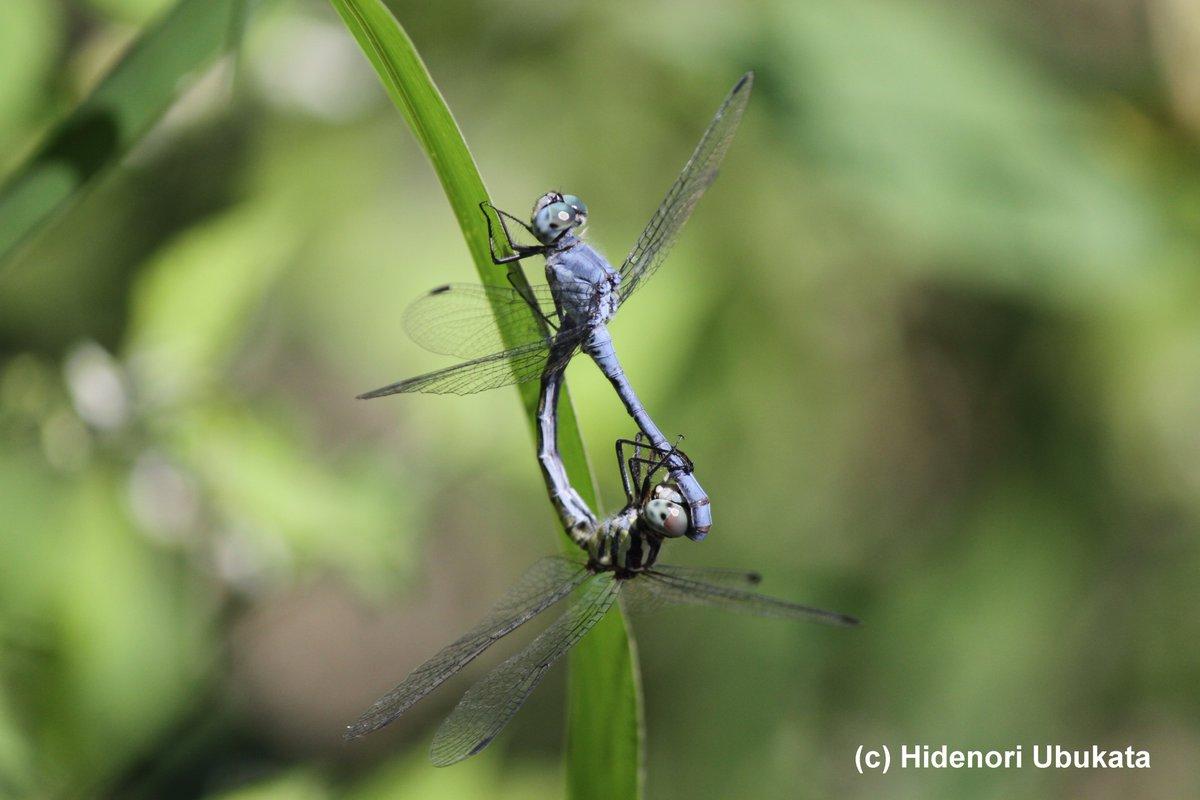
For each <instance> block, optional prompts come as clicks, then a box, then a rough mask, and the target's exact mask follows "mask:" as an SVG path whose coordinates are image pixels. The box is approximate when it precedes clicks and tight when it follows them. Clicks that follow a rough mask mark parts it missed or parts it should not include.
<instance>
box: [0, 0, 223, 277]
mask: <svg viewBox="0 0 1200 800" xmlns="http://www.w3.org/2000/svg"><path fill="white" fill-rule="evenodd" d="M243 4H244V0H181V1H180V2H179V3H178V4H177V5H176V6H175V7H174V8H173V9H172V10H171V11H170V12H169V13H167V14H166V16H164V17H163V18H162V19H160V20H159V21H158V22H157V23H155V24H154V25H152V26H151V27H150V28H149V29H147V30H146V32H145V33H144V34H142V36H141V37H140V38H139V39H138V40H137V42H135V43H134V45H133V47H132V48H131V49H130V50H129V52H128V53H127V54H126V55H125V57H124V58H123V59H121V61H120V63H118V64H117V66H116V67H114V68H113V70H112V71H111V72H110V73H109V74H108V75H107V76H106V77H105V78H104V80H103V81H101V82H100V85H99V86H97V87H96V89H95V90H94V91H93V92H92V93H91V94H90V95H89V96H88V97H87V98H86V99H84V101H83V102H81V103H80V104H79V105H78V106H77V107H76V108H75V109H74V110H73V111H72V112H71V113H70V114H69V115H68V116H67V117H66V119H64V120H63V121H62V122H61V123H59V125H58V126H57V127H56V128H55V129H54V130H53V132H52V133H51V134H50V136H49V137H48V138H47V139H46V141H45V142H43V143H42V145H41V146H40V147H39V148H38V149H37V151H35V152H34V153H33V155H32V156H31V157H30V158H29V160H28V161H26V162H25V163H24V164H23V165H22V166H21V167H19V168H18V169H17V170H16V171H15V172H14V173H13V175H12V176H11V177H10V178H9V179H8V180H7V181H6V182H5V184H4V185H3V187H0V267H3V265H4V264H5V263H6V262H7V261H8V258H9V256H10V255H12V254H13V253H14V252H15V251H16V249H17V248H18V247H19V245H20V244H21V243H22V242H24V241H26V240H27V239H28V238H29V237H30V236H31V235H32V234H33V233H34V232H36V231H37V230H38V229H39V228H40V227H41V226H42V225H44V224H45V223H46V222H47V221H49V220H50V219H52V218H53V217H54V215H55V213H56V212H58V211H60V210H61V209H63V208H64V207H65V206H67V205H68V204H69V203H70V201H71V200H72V199H74V198H75V197H77V196H78V194H79V192H80V190H81V189H83V188H84V187H85V186H86V185H87V184H88V183H89V182H90V181H91V180H92V179H93V178H95V177H96V176H97V175H99V174H100V173H102V172H103V171H104V170H105V169H107V168H108V167H111V166H112V165H113V164H115V163H116V162H117V161H118V160H119V159H120V158H121V156H123V155H124V154H125V153H126V152H128V150H129V148H130V147H131V146H132V145H133V144H134V143H135V142H136V141H137V140H138V139H140V138H141V137H142V136H143V135H144V134H145V133H146V132H147V131H148V130H149V129H150V127H151V126H152V125H153V124H154V123H155V122H156V121H157V120H158V119H159V117H161V116H162V114H163V112H165V111H166V110H167V108H168V107H169V106H170V105H171V102H172V101H173V100H174V99H175V98H176V97H177V96H178V95H179V94H180V92H181V91H182V89H183V87H184V86H185V85H186V84H187V82H188V79H189V78H194V77H196V76H197V75H198V74H199V72H200V70H201V69H203V68H204V67H206V66H207V65H209V64H210V63H212V62H213V60H214V59H215V58H216V57H217V56H218V55H220V53H222V52H223V51H224V50H225V49H226V47H227V46H229V44H230V43H231V39H232V38H233V37H235V36H236V34H237V33H238V31H239V29H240V24H241V15H242V13H243V12H244V8H243Z"/></svg>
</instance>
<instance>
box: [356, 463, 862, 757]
mask: <svg viewBox="0 0 1200 800" xmlns="http://www.w3.org/2000/svg"><path fill="white" fill-rule="evenodd" d="M628 445H632V446H633V447H634V453H633V455H632V456H631V457H630V458H629V459H628V460H626V459H625V457H624V449H623V448H624V447H625V446H628ZM642 446H643V442H642V441H640V440H639V441H628V440H622V441H620V442H618V443H617V460H618V463H619V464H620V465H621V478H622V482H623V484H624V486H625V492H626V497H627V500H628V503H627V504H626V506H625V508H624V509H622V510H621V511H620V512H618V513H617V514H614V515H612V516H611V517H609V518H608V519H606V520H604V521H603V522H602V523H601V524H600V525H598V526H597V527H596V528H595V530H594V536H593V537H592V539H591V540H589V541H588V542H586V543H585V550H586V551H587V553H588V559H587V561H586V562H585V563H579V562H576V561H573V560H571V559H568V558H544V559H542V560H540V561H538V562H536V563H535V564H534V565H533V566H532V567H530V568H529V569H528V570H527V571H526V572H525V574H524V575H523V576H522V577H521V579H520V580H519V581H518V582H517V584H516V585H515V586H513V587H512V588H511V589H509V590H508V592H507V593H506V594H505V595H504V597H503V598H502V599H501V600H500V602H498V603H497V604H496V605H495V606H493V607H492V610H491V611H490V612H489V613H488V615H487V616H486V617H485V618H484V619H483V621H481V622H480V623H479V624H478V625H476V626H475V627H474V628H472V629H471V630H470V631H468V632H467V633H465V634H464V635H463V636H461V637H459V638H458V640H456V641H455V642H453V643H452V644H449V645H447V646H446V647H444V648H442V650H441V651H440V652H438V653H437V655H435V656H433V658H430V659H429V660H428V661H426V662H425V663H424V664H422V665H421V666H419V667H417V668H416V669H415V670H413V671H412V672H411V673H410V674H409V676H408V677H407V678H405V679H404V681H403V682H402V683H401V684H400V685H399V686H397V687H396V688H395V689H393V690H392V691H390V692H388V693H387V694H386V695H384V696H383V697H381V698H380V699H379V700H378V701H376V702H375V704H374V705H373V706H371V708H369V709H368V710H367V712H366V713H365V714H363V715H362V716H361V717H360V718H359V719H358V720H357V721H356V722H355V723H354V724H352V725H350V726H349V727H348V729H347V732H346V737H347V738H355V737H358V736H363V735H365V734H368V733H371V732H372V731H376V730H378V729H380V728H382V727H383V726H385V725H387V724H388V723H390V722H392V721H393V720H394V719H396V718H397V717H399V716H400V715H401V714H403V713H404V712H406V711H408V709H410V708H412V706H413V705H414V704H415V703H416V702H417V701H418V700H420V699H421V698H423V697H424V696H425V695H427V694H429V693H430V692H432V691H433V690H434V689H436V688H437V687H438V686H440V685H441V684H442V683H443V682H445V681H446V680H447V679H448V678H450V677H451V676H453V675H454V674H455V673H457V672H459V671H460V670H461V669H463V668H464V667H465V666H467V664H469V663H470V662H471V661H473V660H474V659H475V657H476V656H478V655H479V654H480V653H482V652H483V651H484V650H486V649H487V648H488V647H490V646H491V645H493V644H495V643H496V642H497V641H499V640H500V639H502V638H503V637H505V636H507V635H508V634H510V633H512V632H513V631H514V630H516V629H517V628H519V627H520V626H521V625H524V624H525V623H526V622H528V621H529V620H531V619H533V618H534V617H536V616H537V615H538V614H540V613H542V612H543V611H545V610H546V609H548V608H549V607H550V606H552V605H554V604H555V603H557V602H559V601H560V600H563V599H564V598H566V597H567V595H569V594H571V593H572V592H574V591H576V590H578V596H577V597H576V599H575V600H574V601H573V602H572V603H571V604H570V605H569V606H568V607H567V610H566V611H565V612H564V613H563V614H562V615H561V616H560V617H559V618H558V619H557V620H555V621H554V622H553V623H552V624H551V625H550V626H549V627H548V628H546V630H545V631H543V632H542V633H541V634H539V635H538V636H537V637H536V638H534V639H533V641H532V642H531V643H530V644H529V645H527V646H526V647H525V648H524V649H523V650H521V651H520V652H519V653H517V654H516V655H514V656H512V657H511V658H509V659H508V660H506V661H505V662H504V663H502V664H500V666H498V667H495V668H494V669H493V670H492V671H491V672H489V673H488V674H487V675H485V676H484V677H483V679H482V680H480V681H479V682H478V683H476V684H475V685H474V686H472V687H471V688H470V689H469V690H468V691H467V693H466V694H465V695H464V696H463V698H462V700H460V701H459V703H458V705H457V706H455V708H454V710H453V711H452V712H451V713H450V716H449V717H447V718H446V720H445V721H444V722H442V724H441V726H440V727H439V728H438V730H437V733H436V734H434V738H433V745H432V746H431V748H430V759H431V760H432V761H433V763H434V764H436V765H438V766H447V765H449V764H453V763H455V762H457V761H461V760H462V759H464V758H467V757H469V756H473V755H475V754H476V753H478V752H480V751H481V750H483V749H484V748H485V747H487V746H488V744H490V743H491V741H492V740H493V739H494V738H495V737H496V735H497V734H499V733H500V731H501V730H503V728H504V726H505V725H507V724H508V721H509V720H510V719H512V717H513V715H514V714H516V713H517V710H518V709H519V708H520V707H521V706H522V705H523V704H524V703H525V700H526V699H527V698H528V697H529V695H530V694H531V693H532V692H533V690H534V689H536V688H537V685H538V684H539V683H541V681H542V678H544V677H545V675H546V672H547V671H548V670H549V669H550V667H551V666H553V665H554V663H555V662H556V661H558V660H559V659H560V658H562V656H563V655H564V654H565V653H566V652H567V651H568V650H570V649H571V647H573V646H574V645H575V643H576V642H578V641H579V640H580V639H581V638H583V636H584V635H585V634H586V633H587V632H588V631H589V630H591V629H592V627H593V626H595V625H596V623H597V622H599V621H600V619H601V618H603V617H604V615H605V614H606V613H607V612H608V610H609V608H610V607H611V606H612V605H613V603H614V602H617V600H618V599H623V600H624V601H628V602H631V603H632V605H633V607H634V608H635V609H636V608H644V607H647V606H650V607H654V606H659V605H701V606H714V607H717V608H727V609H730V610H732V611H740V612H743V613H747V614H753V615H756V616H762V617H781V618H785V619H801V620H808V621H812V622H820V623H825V624H828V625H842V626H849V625H857V624H858V620H857V619H855V618H854V617H850V616H847V615H845V614H838V613H835V612H832V611H822V610H820V609H816V608H810V607H808V606H802V605H798V604H796V603H789V602H787V601H784V600H777V599H775V598H773V597H767V596H765V595H761V594H757V593H755V592H752V591H748V590H747V589H745V588H741V587H742V586H752V585H754V584H757V583H758V582H759V580H760V577H759V575H758V574H757V573H754V572H739V571H737V570H727V569H708V568H703V567H679V566H668V565H665V564H656V563H655V562H656V558H657V556H658V551H659V546H660V545H661V543H662V540H663V539H664V538H673V537H675V536H679V535H681V534H682V533H684V532H685V531H686V529H687V522H686V520H685V519H682V518H680V515H681V514H682V513H683V506H681V505H679V504H678V503H677V500H678V499H680V498H679V497H678V495H677V494H676V493H675V492H676V487H674V486H673V485H672V483H671V482H670V481H669V480H668V481H663V482H659V483H655V480H654V478H655V475H656V473H657V472H658V471H659V470H660V469H662V468H663V467H664V466H665V464H666V462H667V456H668V455H677V456H679V457H681V458H682V459H685V460H686V456H684V455H683V454H682V453H680V452H678V451H677V450H674V449H670V450H668V451H667V452H665V453H657V454H655V457H654V458H653V460H651V458H648V457H645V456H643V455H642V454H641V447H642ZM643 471H644V472H643Z"/></svg>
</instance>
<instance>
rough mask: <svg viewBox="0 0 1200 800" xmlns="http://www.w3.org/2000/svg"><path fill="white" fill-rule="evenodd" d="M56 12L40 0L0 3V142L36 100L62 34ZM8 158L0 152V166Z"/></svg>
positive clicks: (9, 134) (4, 139) (6, 138)
mask: <svg viewBox="0 0 1200 800" xmlns="http://www.w3.org/2000/svg"><path fill="white" fill-rule="evenodd" d="M59 16H60V12H59V10H58V9H57V8H55V7H54V6H53V5H52V4H49V3H44V2H42V0H6V2H4V3H0V75H4V76H5V79H4V81H2V82H0V143H4V144H8V142H9V140H8V137H9V136H11V135H12V134H13V133H14V129H19V127H20V125H21V123H22V122H24V121H25V118H26V117H27V116H28V115H29V111H30V109H31V107H33V106H34V105H35V104H36V103H37V101H38V100H39V95H40V93H41V91H42V90H43V87H44V85H45V82H46V75H45V73H46V71H47V70H48V68H49V67H50V66H51V64H52V63H53V58H54V51H55V49H56V48H57V47H58V44H59V42H58V40H59V38H60V36H61V30H60V28H61V27H62V25H61V21H60V19H59ZM18 144H19V143H18ZM12 155H13V156H19V155H20V153H19V152H17V153H12ZM8 158H9V155H8V154H4V155H0V170H2V169H4V168H5V167H6V166H8V165H9V164H10V163H13V162H10V161H9V160H8Z"/></svg>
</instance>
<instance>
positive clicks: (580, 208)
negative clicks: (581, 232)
mask: <svg viewBox="0 0 1200 800" xmlns="http://www.w3.org/2000/svg"><path fill="white" fill-rule="evenodd" d="M562 201H563V202H564V203H566V204H567V205H569V206H570V207H571V210H572V211H574V212H575V214H576V216H579V217H586V216H587V213H588V212H587V206H586V205H584V203H583V201H582V200H580V199H579V198H578V197H576V196H575V195H573V194H564V195H563V196H562Z"/></svg>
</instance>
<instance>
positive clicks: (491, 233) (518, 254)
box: [479, 200, 546, 264]
mask: <svg viewBox="0 0 1200 800" xmlns="http://www.w3.org/2000/svg"><path fill="white" fill-rule="evenodd" d="M489 208H490V209H492V211H495V212H496V219H498V220H500V229H501V230H502V231H503V232H504V239H505V241H506V242H507V244H508V249H510V250H512V253H513V254H512V255H510V256H501V255H499V254H497V253H496V237H495V230H494V228H493V227H492V215H491V214H489V213H488V212H487V210H488V209H489ZM479 210H480V211H481V212H482V213H483V218H484V219H485V220H486V221H487V227H488V250H490V251H491V255H492V263H493V264H510V263H512V262H514V261H520V260H521V259H523V258H529V257H530V256H536V255H541V254H542V253H545V252H546V248H545V247H540V246H536V245H527V244H521V243H520V242H515V241H513V238H512V234H511V233H509V230H508V225H507V224H505V222H504V218H505V217H508V218H509V219H516V217H514V216H512V214H505V213H504V212H503V211H501V210H500V209H498V208H496V207H495V206H494V205H492V204H491V203H489V202H488V201H487V200H484V201H483V202H481V203H480V204H479ZM517 221H518V222H520V220H517ZM521 225H523V226H525V228H526V229H528V227H529V226H527V225H525V223H523V222H522V223H521ZM530 233H532V231H530Z"/></svg>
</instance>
